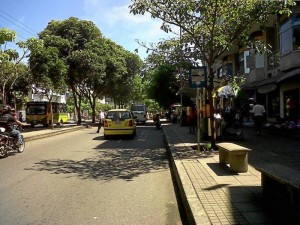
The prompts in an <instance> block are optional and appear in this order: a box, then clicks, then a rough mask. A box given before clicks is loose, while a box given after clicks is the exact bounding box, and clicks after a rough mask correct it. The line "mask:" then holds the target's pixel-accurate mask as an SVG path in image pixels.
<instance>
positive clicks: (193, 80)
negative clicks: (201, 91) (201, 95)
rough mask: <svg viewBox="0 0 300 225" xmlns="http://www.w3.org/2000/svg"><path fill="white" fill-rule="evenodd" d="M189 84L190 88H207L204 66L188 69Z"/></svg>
mask: <svg viewBox="0 0 300 225" xmlns="http://www.w3.org/2000/svg"><path fill="white" fill-rule="evenodd" d="M189 84H190V85H189V86H190V88H204V87H206V86H207V72H206V66H199V67H192V68H190V70H189Z"/></svg>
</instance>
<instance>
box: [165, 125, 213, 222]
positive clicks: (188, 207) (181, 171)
mask: <svg viewBox="0 0 300 225" xmlns="http://www.w3.org/2000/svg"><path fill="white" fill-rule="evenodd" d="M162 130H163V134H164V135H163V136H164V142H165V144H166V148H167V152H168V155H169V159H170V162H171V168H172V171H173V172H174V176H175V180H176V184H177V186H178V189H179V192H180V196H181V199H182V202H183V207H184V211H185V213H186V216H187V219H188V222H189V224H198V225H210V224H211V222H210V220H209V217H208V215H207V214H206V212H205V210H204V208H203V206H202V204H201V202H200V200H199V199H198V196H197V194H196V192H195V190H194V187H193V184H192V182H191V180H190V178H189V176H188V174H187V172H186V170H185V167H184V165H183V164H182V162H181V160H180V158H179V157H178V156H177V154H176V153H175V150H174V145H173V144H172V143H171V141H170V138H169V136H168V134H167V133H166V132H165V130H164V129H162ZM190 203H192V204H190Z"/></svg>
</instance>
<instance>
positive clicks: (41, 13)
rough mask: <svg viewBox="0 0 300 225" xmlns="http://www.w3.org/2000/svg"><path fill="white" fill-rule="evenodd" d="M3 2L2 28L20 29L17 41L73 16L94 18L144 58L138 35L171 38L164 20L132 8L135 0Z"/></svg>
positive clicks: (148, 39) (112, 36) (149, 40)
mask: <svg viewBox="0 0 300 225" xmlns="http://www.w3.org/2000/svg"><path fill="white" fill-rule="evenodd" d="M0 3H1V4H0V28H8V29H11V30H14V31H16V32H17V40H16V41H25V40H26V39H28V38H30V37H37V34H38V33H39V32H41V31H43V30H44V29H45V28H46V27H47V24H48V23H49V22H50V21H51V20H59V21H60V20H65V19H68V18H69V17H77V18H78V19H80V20H89V21H92V22H93V23H94V24H95V25H96V26H97V27H98V28H99V29H100V31H101V32H102V34H103V36H104V37H106V38H109V39H111V40H112V41H114V42H116V43H117V44H119V45H121V46H123V47H124V48H125V49H127V50H129V51H131V52H134V50H135V49H138V51H139V53H138V54H139V56H140V57H141V59H144V58H145V57H146V56H147V53H146V51H145V49H144V48H143V47H141V46H139V44H138V43H137V41H136V40H137V39H138V40H139V41H141V42H146V43H156V42H158V41H160V40H162V39H163V38H168V35H167V34H166V33H164V32H163V31H162V30H160V26H161V21H160V20H158V19H156V20H154V19H152V18H151V17H150V15H143V16H142V15H133V14H131V13H130V12H129V8H128V6H129V5H130V4H131V0H0ZM8 47H9V46H8ZM11 48H13V47H11Z"/></svg>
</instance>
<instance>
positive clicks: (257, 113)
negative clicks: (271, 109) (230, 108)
mask: <svg viewBox="0 0 300 225" xmlns="http://www.w3.org/2000/svg"><path fill="white" fill-rule="evenodd" d="M265 112H266V110H265V107H264V106H263V105H261V104H259V103H256V104H255V105H254V106H253V109H252V113H253V116H254V125H255V131H256V134H257V136H260V135H261V130H262V125H263V123H264V114H265Z"/></svg>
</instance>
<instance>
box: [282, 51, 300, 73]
mask: <svg viewBox="0 0 300 225" xmlns="http://www.w3.org/2000/svg"><path fill="white" fill-rule="evenodd" d="M279 63H280V67H279V68H280V70H281V71H287V70H292V69H296V68H299V67H300V50H296V51H292V52H290V53H288V54H286V55H282V56H281V58H280V61H279Z"/></svg>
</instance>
